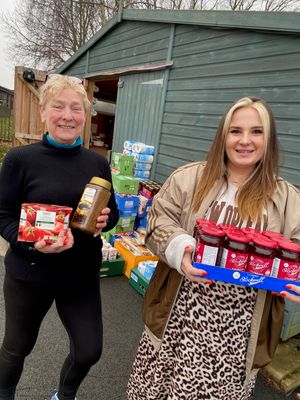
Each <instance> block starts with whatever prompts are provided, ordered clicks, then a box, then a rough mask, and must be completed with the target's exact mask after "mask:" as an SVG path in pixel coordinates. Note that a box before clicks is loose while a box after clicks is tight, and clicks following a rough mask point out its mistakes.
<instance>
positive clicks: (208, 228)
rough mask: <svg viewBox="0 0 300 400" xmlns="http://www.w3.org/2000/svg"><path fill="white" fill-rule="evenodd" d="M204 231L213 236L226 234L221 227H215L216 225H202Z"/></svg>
mask: <svg viewBox="0 0 300 400" xmlns="http://www.w3.org/2000/svg"><path fill="white" fill-rule="evenodd" d="M202 233H204V234H207V235H212V236H218V237H223V236H225V233H224V232H223V231H222V230H221V229H219V228H217V226H216V227H214V226H210V225H204V226H203V227H202Z"/></svg>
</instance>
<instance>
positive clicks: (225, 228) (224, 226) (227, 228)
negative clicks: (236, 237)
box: [218, 224, 240, 233]
mask: <svg viewBox="0 0 300 400" xmlns="http://www.w3.org/2000/svg"><path fill="white" fill-rule="evenodd" d="M218 227H219V228H220V229H222V231H224V232H225V233H227V232H233V231H234V232H239V231H240V229H239V228H237V227H236V226H234V225H231V224H219V225H218Z"/></svg>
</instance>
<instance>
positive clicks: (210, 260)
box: [195, 242, 219, 266]
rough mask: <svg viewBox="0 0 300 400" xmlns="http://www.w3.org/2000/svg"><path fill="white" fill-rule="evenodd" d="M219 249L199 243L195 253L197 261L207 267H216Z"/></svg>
mask: <svg viewBox="0 0 300 400" xmlns="http://www.w3.org/2000/svg"><path fill="white" fill-rule="evenodd" d="M218 250H219V249H218V247H213V246H208V245H207V244H203V243H201V242H199V243H198V245H197V248H196V252H195V261H196V262H198V263H201V264H206V265H213V266H215V265H216V261H217V256H218Z"/></svg>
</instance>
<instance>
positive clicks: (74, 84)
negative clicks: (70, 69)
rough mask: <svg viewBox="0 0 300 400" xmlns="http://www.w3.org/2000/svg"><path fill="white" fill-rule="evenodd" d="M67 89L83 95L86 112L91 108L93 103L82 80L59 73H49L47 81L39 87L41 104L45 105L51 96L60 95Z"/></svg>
mask: <svg viewBox="0 0 300 400" xmlns="http://www.w3.org/2000/svg"><path fill="white" fill-rule="evenodd" d="M65 89H71V90H74V92H76V93H78V94H79V95H80V96H82V101H83V106H84V110H85V112H87V111H89V110H90V108H91V103H90V101H89V99H88V97H87V94H86V91H85V88H84V86H83V84H82V83H81V80H80V79H79V78H75V77H73V76H68V75H59V74H53V75H48V77H47V79H46V82H45V83H44V84H43V85H42V86H41V87H40V88H39V94H40V102H39V104H40V106H42V107H45V105H46V103H47V101H48V100H49V98H52V97H55V96H57V95H59V94H60V93H61V92H62V91H63V90H65Z"/></svg>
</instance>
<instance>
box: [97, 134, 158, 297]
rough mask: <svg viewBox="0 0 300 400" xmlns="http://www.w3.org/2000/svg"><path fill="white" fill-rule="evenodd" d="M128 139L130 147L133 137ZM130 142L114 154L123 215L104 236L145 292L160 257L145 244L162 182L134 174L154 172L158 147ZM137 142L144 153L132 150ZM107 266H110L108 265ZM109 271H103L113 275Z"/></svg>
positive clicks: (137, 286)
mask: <svg viewBox="0 0 300 400" xmlns="http://www.w3.org/2000/svg"><path fill="white" fill-rule="evenodd" d="M126 142H127V145H126V146H127V148H128V147H129V141H126ZM126 142H125V143H124V152H123V153H112V158H111V170H112V181H113V185H114V190H115V198H116V202H117V204H118V209H119V212H120V217H119V220H118V223H117V225H116V226H115V227H114V229H112V230H111V231H110V232H106V233H105V234H104V236H105V239H106V240H107V241H109V242H110V243H111V244H113V246H114V248H115V249H116V250H117V251H118V254H119V255H120V257H121V259H122V260H123V261H124V264H125V265H124V270H123V273H124V274H125V276H126V277H127V278H128V279H129V283H130V285H131V286H133V287H134V288H135V289H136V290H137V291H138V292H139V293H141V294H142V295H143V294H144V292H145V290H146V288H147V287H148V284H149V281H150V279H151V276H152V274H153V271H154V269H155V266H156V264H157V261H158V257H157V256H155V255H154V254H153V253H152V252H151V251H150V250H149V249H148V248H147V247H146V246H145V232H146V227H147V214H148V212H149V209H150V207H151V205H152V200H153V197H154V195H155V194H156V193H157V192H158V191H159V189H160V185H159V184H158V183H156V182H153V181H150V180H148V179H142V180H141V179H139V178H137V177H135V176H133V175H136V176H138V175H143V176H144V175H145V176H147V177H149V176H150V170H151V167H152V162H153V153H154V147H153V146H146V145H144V144H143V143H140V142H138V143H137V142H130V146H131V147H130V150H128V149H126V148H125V144H126ZM134 143H136V144H137V146H135V149H136V150H138V151H139V152H140V153H138V152H132V147H133V144H134ZM142 151H144V152H148V153H152V154H146V153H142ZM140 166H141V167H142V169H141V170H142V171H147V172H148V174H143V173H141V172H138V171H139V170H140V169H139V168H138V167H140ZM108 261H109V260H108ZM110 262H112V261H110ZM105 267H106V268H108V266H107V265H105ZM115 268H116V267H115ZM120 268H121V267H120ZM115 270H116V269H115ZM107 271H108V270H106V271H103V273H106V274H107V275H109V272H107ZM119 271H120V270H119Z"/></svg>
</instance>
